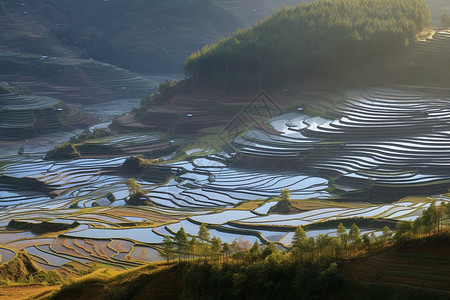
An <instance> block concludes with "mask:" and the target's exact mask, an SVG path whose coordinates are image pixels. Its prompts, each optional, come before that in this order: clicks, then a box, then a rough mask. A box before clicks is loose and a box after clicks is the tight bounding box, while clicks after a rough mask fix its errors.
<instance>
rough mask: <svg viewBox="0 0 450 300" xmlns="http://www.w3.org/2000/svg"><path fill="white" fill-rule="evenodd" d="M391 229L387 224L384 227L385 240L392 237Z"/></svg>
mask: <svg viewBox="0 0 450 300" xmlns="http://www.w3.org/2000/svg"><path fill="white" fill-rule="evenodd" d="M391 235H392V233H391V229H390V228H389V227H387V226H384V227H383V239H384V240H389V239H390V238H391Z"/></svg>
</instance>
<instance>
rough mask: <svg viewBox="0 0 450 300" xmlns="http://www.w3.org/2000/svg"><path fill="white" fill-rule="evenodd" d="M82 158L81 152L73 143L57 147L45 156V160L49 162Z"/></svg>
mask: <svg viewBox="0 0 450 300" xmlns="http://www.w3.org/2000/svg"><path fill="white" fill-rule="evenodd" d="M80 157H81V154H80V152H79V151H78V150H77V148H76V147H75V145H73V144H71V143H64V144H62V145H60V146H56V147H55V148H54V149H52V150H50V151H49V152H48V153H47V154H46V155H45V159H47V160H65V159H74V158H80Z"/></svg>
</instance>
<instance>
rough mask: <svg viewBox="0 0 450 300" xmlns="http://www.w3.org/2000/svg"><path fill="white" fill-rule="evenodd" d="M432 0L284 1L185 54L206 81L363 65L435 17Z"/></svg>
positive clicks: (188, 66)
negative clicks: (262, 17) (227, 34)
mask: <svg viewBox="0 0 450 300" xmlns="http://www.w3.org/2000/svg"><path fill="white" fill-rule="evenodd" d="M430 21H431V19H430V12H429V9H428V6H427V3H426V1H425V0H318V1H314V2H312V3H303V2H301V3H299V4H298V5H297V6H295V7H283V8H281V9H279V10H278V11H277V12H276V13H275V14H274V15H273V16H271V17H269V18H266V19H265V20H263V21H261V22H260V23H258V24H257V25H255V26H254V27H252V28H247V29H245V30H237V31H236V33H235V34H234V35H233V36H231V37H229V38H222V39H221V40H220V41H219V42H218V43H216V44H213V45H209V46H208V45H205V46H204V48H203V49H201V50H199V51H197V52H196V53H193V54H192V55H191V56H189V57H188V58H187V60H186V61H185V65H184V68H185V72H186V73H188V74H192V75H194V77H195V78H196V79H197V81H198V82H200V84H208V85H217V86H222V87H231V86H239V85H241V86H242V85H243V86H246V87H248V86H263V85H267V84H269V83H271V84H276V83H280V82H286V81H288V82H297V81H299V82H300V81H302V80H303V79H304V78H305V76H323V75H324V74H335V73H336V72H338V71H339V72H340V71H342V69H348V68H349V67H356V66H358V67H361V66H364V65H367V64H368V63H373V62H374V61H377V60H379V59H381V58H384V57H386V56H389V55H390V54H392V53H398V52H399V51H401V50H402V49H404V48H405V47H406V46H407V45H409V44H410V43H411V42H413V41H414V36H415V35H416V34H417V33H418V32H420V31H421V30H422V29H423V28H424V26H427V25H428V24H429V23H430Z"/></svg>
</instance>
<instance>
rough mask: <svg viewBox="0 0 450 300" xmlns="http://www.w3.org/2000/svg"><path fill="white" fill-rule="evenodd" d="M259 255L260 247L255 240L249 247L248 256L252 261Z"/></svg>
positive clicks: (259, 256)
mask: <svg viewBox="0 0 450 300" xmlns="http://www.w3.org/2000/svg"><path fill="white" fill-rule="evenodd" d="M261 255H262V252H261V248H259V244H258V241H256V240H255V242H254V243H253V246H252V247H251V248H250V257H251V259H252V260H253V261H256V260H258V259H260V258H261Z"/></svg>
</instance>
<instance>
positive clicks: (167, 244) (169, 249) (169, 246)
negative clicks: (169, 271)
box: [162, 236, 174, 262]
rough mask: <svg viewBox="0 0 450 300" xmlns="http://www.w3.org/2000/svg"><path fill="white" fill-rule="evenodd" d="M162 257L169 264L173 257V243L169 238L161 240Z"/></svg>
mask: <svg viewBox="0 0 450 300" xmlns="http://www.w3.org/2000/svg"><path fill="white" fill-rule="evenodd" d="M162 254H163V256H164V257H165V258H166V259H167V262H169V261H170V260H171V259H172V258H173V257H174V247H173V241H172V239H171V238H170V237H169V236H165V237H164V239H163V253H162Z"/></svg>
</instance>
